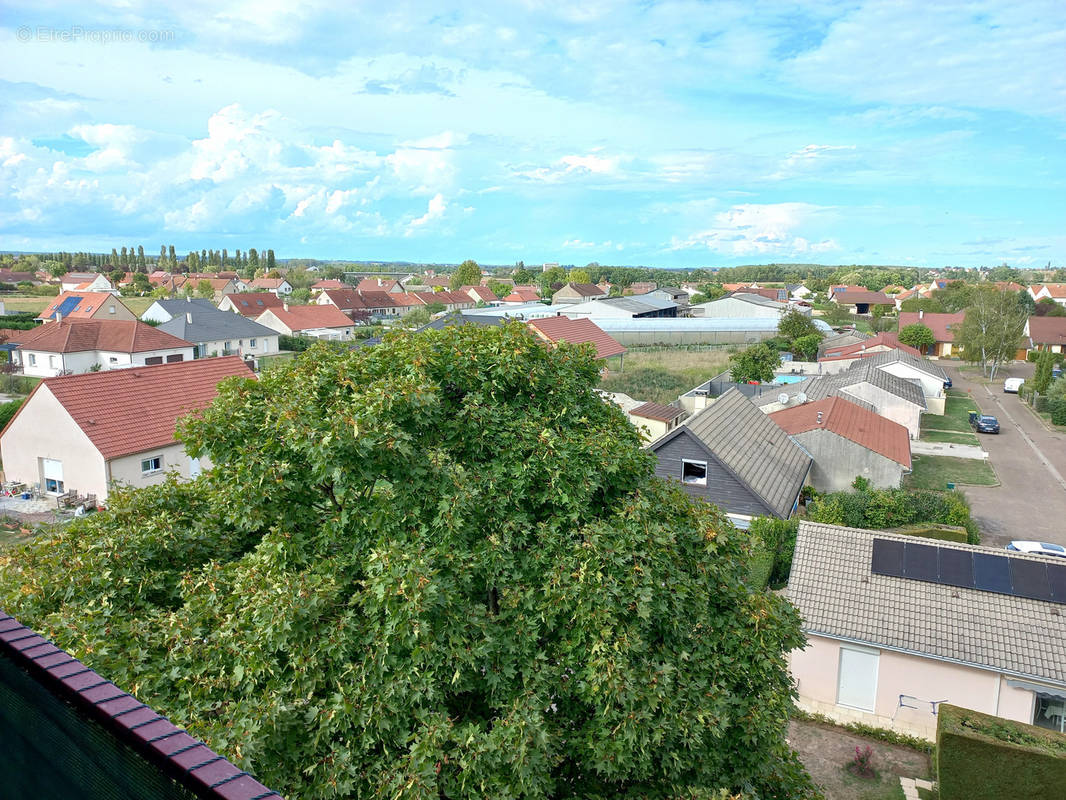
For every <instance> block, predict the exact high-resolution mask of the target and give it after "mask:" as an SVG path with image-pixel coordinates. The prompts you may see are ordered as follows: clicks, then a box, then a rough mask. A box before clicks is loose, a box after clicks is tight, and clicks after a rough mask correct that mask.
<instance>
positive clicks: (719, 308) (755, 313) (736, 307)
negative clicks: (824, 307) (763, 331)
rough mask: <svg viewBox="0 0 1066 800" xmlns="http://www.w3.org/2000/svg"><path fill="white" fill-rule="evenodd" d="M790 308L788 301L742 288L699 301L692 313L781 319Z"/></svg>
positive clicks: (695, 315)
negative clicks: (708, 299)
mask: <svg viewBox="0 0 1066 800" xmlns="http://www.w3.org/2000/svg"><path fill="white" fill-rule="evenodd" d="M788 308H789V306H788V303H782V302H780V301H778V300H771V299H770V298H768V297H763V296H762V295H761V294H753V293H752V292H750V291H748V290H742V291H740V292H737V293H735V294H731V295H727V296H725V297H720V298H718V299H717V300H710V301H708V302H706V303H697V304H696V305H694V306H692V308H691V313H692V316H694V317H714V318H721V319H780V318H781V315H782V314H784V313H785V312H786V311H788ZM807 313H810V311H809V310H808V312H807Z"/></svg>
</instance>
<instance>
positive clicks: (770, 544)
mask: <svg viewBox="0 0 1066 800" xmlns="http://www.w3.org/2000/svg"><path fill="white" fill-rule="evenodd" d="M798 530H799V520H796V519H777V518H776V517H756V518H755V519H753V520H752V521H751V527H750V528H749V529H748V531H749V532H750V533H751V535H752V538H753V539H754V540H756V541H757V542H759V543H760V545H761V547H762V548H763V549H764V551H765V552H767V553H769V554H770V555H771V556H772V557H773V558H772V562H771V563H772V567H771V569H770V573H769V575H768V576H767V584H768V585H769V586H770V588H771V589H780V588H781V587H782V586H784V585H785V584H787V583H788V575H789V573H790V572H791V571H792V554H793V552H794V551H795V549H796V531H798ZM760 568H761V567H760ZM755 569H756V566H755V565H753V566H752V571H754V570H755Z"/></svg>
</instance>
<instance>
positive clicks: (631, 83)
mask: <svg viewBox="0 0 1066 800" xmlns="http://www.w3.org/2000/svg"><path fill="white" fill-rule="evenodd" d="M4 9H5V10H4V12H3V13H2V15H0V52H3V53H4V54H5V57H4V59H3V61H2V63H0V99H2V100H3V102H0V182H2V187H3V190H2V191H0V249H7V250H50V249H68V250H79V249H93V250H104V251H109V250H110V249H111V248H112V247H121V246H122V245H124V244H125V245H131V244H144V245H145V247H146V249H147V250H148V252H157V251H158V246H159V244H160V243H164V242H165V243H167V244H171V243H172V244H174V245H176V247H177V249H178V251H179V252H187V251H188V250H190V249H201V248H205V247H206V248H212V247H213V248H222V247H228V248H229V249H230V250H233V249H236V248H240V249H242V250H243V249H247V248H248V247H259V248H266V247H272V248H273V249H274V250H275V251H276V252H277V254H278V256H279V257H297V256H304V257H317V258H344V259H382V260H425V261H433V262H455V261H459V260H462V259H464V258H475V259H477V260H478V261H481V262H483V263H497V264H499V263H513V262H515V261H518V260H524V261H525V262H527V263H540V262H543V261H558V262H561V263H573V264H585V263H588V262H590V261H599V262H600V263H604V264H646V265H650V266H662V267H689V266H691V267H696V266H730V265H734V264H742V263H767V262H774V261H808V262H819V263H827V264H837V263H840V264H848V263H867V264H876V263H880V264H888V263H891V264H915V265H930V266H940V265H948V264H950V265H960V266H980V265H995V264H999V263H1003V262H1006V263H1009V264H1011V265H1014V266H1040V265H1043V264H1046V263H1048V262H1051V263H1052V264H1054V265H1055V266H1062V265H1063V263H1064V261H1066V55H1064V54H1066V4H1064V3H1062V2H1061V0H1048V1H1047V2H1024V1H1022V2H966V3H955V2H949V1H948V0H937V2H935V3H930V2H928V0H922V1H921V2H914V3H909V2H905V1H904V0H899V1H893V2H863V1H862V0H859V2H810V3H784V2H759V1H758V0H744V2H736V3H733V2H690V1H685V2H653V1H652V0H645V1H644V2H611V1H610V0H581V2H539V0H523V1H521V2H497V3H486V2H483V1H480V2H466V3H451V4H448V5H445V4H444V3H443V2H441V3H434V2H426V3H418V2H405V1H404V0H390V2H378V1H377V0H370V1H369V2H361V3H353V2H337V3H328V2H326V3H319V2H300V0H285V2H282V0H265V2H252V1H251V0H243V1H242V2H206V1H205V0H188V2H183V3H173V4H172V3H161V2H143V1H142V0H122V1H121V2H114V3H99V4H88V3H84V2H82V3H77V4H75V3H63V2H48V1H47V0H34V1H33V2H23V0H5V4H4Z"/></svg>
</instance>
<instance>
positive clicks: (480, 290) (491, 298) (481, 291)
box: [459, 286, 500, 306]
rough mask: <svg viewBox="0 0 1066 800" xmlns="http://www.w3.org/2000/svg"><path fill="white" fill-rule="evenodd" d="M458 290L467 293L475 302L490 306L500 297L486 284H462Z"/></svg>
mask: <svg viewBox="0 0 1066 800" xmlns="http://www.w3.org/2000/svg"><path fill="white" fill-rule="evenodd" d="M459 291H460V292H464V293H466V294H467V295H469V296H470V299H471V300H473V301H474V303H475V304H477V303H484V304H485V305H489V306H491V305H496V304H497V303H499V302H500V298H499V297H497V296H496V293H495V292H494V291H492V289H490V288H489V287H488V286H464V287H463V288H462V289H460V290H459Z"/></svg>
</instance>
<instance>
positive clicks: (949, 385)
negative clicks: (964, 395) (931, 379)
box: [944, 378, 951, 389]
mask: <svg viewBox="0 0 1066 800" xmlns="http://www.w3.org/2000/svg"><path fill="white" fill-rule="evenodd" d="M944 388H945V389H950V388H951V378H948V379H947V380H946V381H944Z"/></svg>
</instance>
